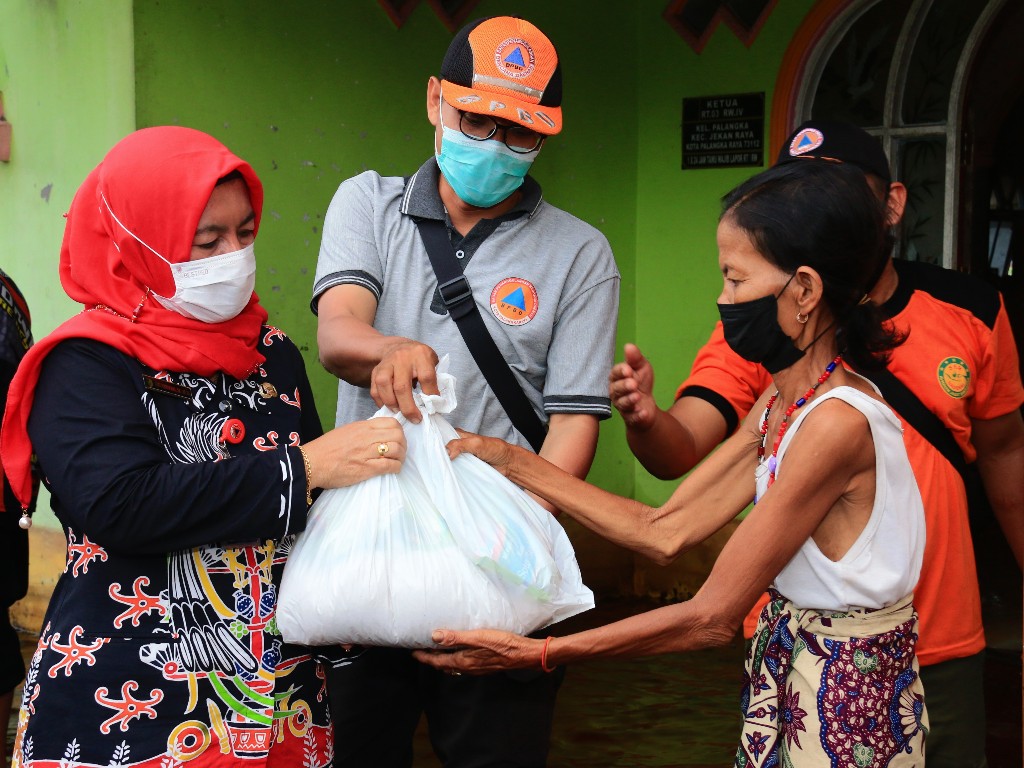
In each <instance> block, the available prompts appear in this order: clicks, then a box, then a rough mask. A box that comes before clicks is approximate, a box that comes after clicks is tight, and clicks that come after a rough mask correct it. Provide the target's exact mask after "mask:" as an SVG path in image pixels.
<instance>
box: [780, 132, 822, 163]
mask: <svg viewBox="0 0 1024 768" xmlns="http://www.w3.org/2000/svg"><path fill="white" fill-rule="evenodd" d="M823 143H825V137H824V136H823V135H822V133H821V131H819V130H818V129H817V128H804V129H803V130H802V131H800V133H798V134H797V135H796V136H794V137H793V140H792V141H791V142H789V154H790V155H791V156H792V157H798V156H799V155H805V154H807V153H808V152H813V151H814V150H816V149H817V148H818V147H820V146H821V145H822V144H823Z"/></svg>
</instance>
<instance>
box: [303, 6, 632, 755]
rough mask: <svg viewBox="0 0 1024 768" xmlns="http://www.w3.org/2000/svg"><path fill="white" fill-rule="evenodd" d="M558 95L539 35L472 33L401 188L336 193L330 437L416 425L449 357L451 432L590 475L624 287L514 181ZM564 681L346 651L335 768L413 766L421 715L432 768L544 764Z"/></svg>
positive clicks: (321, 306) (365, 186)
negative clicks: (393, 418) (425, 148)
mask: <svg viewBox="0 0 1024 768" xmlns="http://www.w3.org/2000/svg"><path fill="white" fill-rule="evenodd" d="M561 102H562V76H561V69H560V67H559V63H558V56H557V54H556V52H555V48H554V46H553V45H552V44H551V41H550V40H549V39H548V38H547V37H546V36H545V35H544V34H543V33H542V32H541V31H540V30H539V29H537V28H536V27H535V26H533V25H532V24H530V23H529V22H527V21H525V20H522V19H517V18H511V17H507V16H502V17H494V18H489V19H482V20H479V21H476V22H473V23H471V24H469V25H468V26H466V27H465V28H463V29H462V30H461V31H459V32H458V33H457V34H456V36H455V38H454V39H453V40H452V43H451V45H450V46H449V48H448V52H447V54H446V55H445V58H444V61H443V63H442V65H441V72H440V78H438V77H431V78H430V79H429V81H428V82H427V117H428V118H429V120H430V122H431V124H432V125H433V126H434V136H433V139H434V140H433V150H434V156H433V157H431V158H430V159H429V160H428V161H427V162H426V163H425V164H424V165H423V166H422V167H421V168H420V169H419V170H418V171H417V172H416V173H415V174H413V175H412V176H410V177H408V178H402V177H381V176H380V175H378V174H377V173H375V172H373V171H368V172H366V173H363V174H360V175H359V176H356V177H354V178H352V179H348V180H347V181H345V182H343V183H342V184H341V186H340V187H339V189H338V191H337V193H336V194H335V196H334V199H333V200H332V202H331V205H330V208H329V209H328V212H327V216H326V219H325V222H324V233H323V240H322V243H321V247H320V257H319V260H318V263H317V273H316V282H315V285H314V288H313V301H312V308H313V311H314V313H316V314H317V315H318V318H319V319H318V329H317V342H318V344H319V348H320V359H321V361H322V362H323V364H324V366H325V367H326V368H327V369H328V370H329V371H331V372H332V373H334V374H335V375H337V376H338V377H339V379H340V381H339V388H338V412H337V423H338V424H344V423H348V422H351V421H355V420H357V419H362V418H366V417H367V416H370V415H371V414H372V413H374V412H375V411H376V410H377V409H378V408H379V407H380V406H382V405H387V406H389V407H390V408H391V409H393V410H395V411H401V412H402V413H403V414H405V415H406V416H407V417H408V418H409V419H410V420H412V421H419V419H420V415H419V411H418V409H417V408H416V406H415V404H414V402H413V398H412V393H413V387H414V385H417V384H418V385H419V386H420V387H421V388H422V390H423V392H425V393H428V394H434V393H437V382H436V377H435V366H436V365H437V363H438V355H439V354H441V355H448V356H449V357H450V366H449V372H450V373H452V374H453V375H454V376H455V378H456V380H457V382H458V384H457V394H458V403H459V404H458V407H457V408H456V410H455V411H454V412H453V413H452V414H451V415H450V416H449V420H450V421H451V422H452V424H453V425H454V426H456V427H461V428H463V429H466V430H469V431H472V432H479V433H482V434H486V435H492V436H495V437H501V438H503V439H505V440H508V441H510V442H513V443H516V444H519V445H524V446H529V447H532V448H533V449H534V450H536V451H538V452H539V453H540V454H541V455H542V456H544V457H545V458H547V459H548V460H550V461H552V462H553V463H555V464H557V465H558V466H560V467H562V468H563V469H565V470H566V471H568V472H571V473H572V474H574V475H576V476H578V477H583V476H585V475H586V473H587V471H588V470H589V468H590V464H591V461H592V460H593V456H594V451H595V448H596V443H597V434H598V421H599V420H601V419H604V418H607V417H608V416H610V415H611V405H610V402H609V398H608V391H607V379H606V376H607V371H608V368H609V367H610V366H611V363H612V357H613V354H614V336H615V320H616V318H617V314H618V287H619V274H618V271H617V269H616V266H615V261H614V259H613V257H612V253H611V249H610V247H609V245H608V242H607V240H606V239H605V237H604V236H603V235H602V234H601V233H600V232H598V231H597V230H596V229H594V228H593V227H591V226H589V225H588V224H586V223H584V222H582V221H580V220H579V219H577V218H575V217H573V216H571V215H569V214H568V213H566V212H564V211H561V210H559V209H558V208H555V207H554V206H552V205H550V204H549V203H547V202H546V201H545V200H544V199H543V197H542V196H541V190H540V187H539V185H538V184H537V182H536V181H535V180H534V179H532V178H531V177H530V176H529V175H528V171H529V169H530V167H531V164H532V163H533V161H534V160H535V158H536V157H537V156H538V154H539V153H540V151H541V149H542V147H543V145H544V142H545V140H546V139H547V137H549V136H553V135H555V134H557V133H558V132H559V131H561V128H562V110H561ZM430 233H433V240H432V245H431V246H430V248H429V249H428V247H427V245H426V242H427V241H428V240H430V239H431V237H432V235H431V234H430ZM438 233H440V234H439V235H438ZM446 270H447V275H446V274H445V271H446ZM453 270H454V271H453ZM439 277H440V278H441V279H439ZM439 286H440V287H439ZM481 336H487V337H489V339H486V340H485V341H484V342H481ZM486 342H491V346H492V349H491V351H492V352H493V354H488V353H487V351H486V349H483V351H481V347H483V348H486V347H487V343H486ZM493 347H496V350H494V349H493ZM471 350H472V351H471ZM495 358H497V364H495ZM502 366H506V367H504V368H503V367H502ZM509 384H511V387H509ZM561 676H562V671H561V670H558V671H556V672H555V673H554V674H543V673H536V674H522V673H504V674H495V675H488V676H484V677H470V676H458V677H455V676H444V675H441V674H440V673H438V672H437V671H436V670H433V669H431V668H429V667H426V666H424V665H420V664H419V663H418V662H416V661H415V660H414V659H413V658H412V656H411V653H410V652H409V651H407V650H403V649H383V648H374V649H369V650H365V651H361V652H358V651H357V652H355V653H354V654H353V655H352V656H351V657H350V658H348V659H347V663H346V664H345V665H344V666H338V667H336V668H335V669H334V670H333V671H332V672H331V673H330V677H329V691H330V695H331V709H332V714H333V716H334V719H335V723H336V726H335V729H336V755H337V764H338V765H339V766H345V767H346V768H347V767H349V766H372V767H373V768H390V767H391V766H396V767H397V766H410V765H411V764H412V735H413V732H414V730H415V728H416V724H417V722H418V721H419V718H420V715H421V713H426V715H427V720H428V725H429V728H430V737H431V742H432V744H433V746H434V749H435V751H436V752H437V754H438V756H439V757H440V758H441V760H442V762H443V763H444V765H445V766H467V767H468V766H498V765H501V766H542V765H544V764H545V763H546V759H547V751H548V742H549V737H550V731H551V718H552V715H553V709H554V700H555V693H556V691H557V689H558V685H559V683H560V681H561Z"/></svg>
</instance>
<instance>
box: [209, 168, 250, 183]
mask: <svg viewBox="0 0 1024 768" xmlns="http://www.w3.org/2000/svg"><path fill="white" fill-rule="evenodd" d="M235 179H241V180H242V181H245V176H243V175H242V172H241V171H240V170H238V169H237V168H235V170H233V171H231V173H229V174H228V175H226V176H221V177H220V178H219V179H217V183H216V184H215V185H214V186H217V187H219V186H220V185H221V184H227V183H228V182H229V181H234V180H235ZM246 186H248V182H246Z"/></svg>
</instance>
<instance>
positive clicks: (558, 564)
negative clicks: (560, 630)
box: [277, 358, 594, 648]
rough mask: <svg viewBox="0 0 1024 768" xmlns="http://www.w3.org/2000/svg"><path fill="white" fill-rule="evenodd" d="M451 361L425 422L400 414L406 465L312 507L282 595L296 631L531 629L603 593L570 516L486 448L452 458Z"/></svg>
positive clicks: (356, 638) (383, 635)
mask: <svg viewBox="0 0 1024 768" xmlns="http://www.w3.org/2000/svg"><path fill="white" fill-rule="evenodd" d="M446 368H447V358H445V359H444V360H442V362H441V364H440V365H439V366H438V387H439V389H440V391H441V395H440V396H437V395H434V396H424V395H422V394H421V393H419V392H417V394H416V396H415V397H416V403H417V405H418V406H419V407H420V411H421V412H422V413H423V420H422V421H421V422H420V423H419V424H412V423H411V422H409V421H407V420H406V419H405V418H404V417H402V416H401V415H398V416H396V417H395V418H397V419H398V421H399V422H400V423H401V424H402V427H403V429H404V431H405V436H406V440H407V441H408V446H409V447H408V453H407V455H406V460H405V463H404V465H403V467H402V470H401V472H400V473H399V474H397V475H382V476H380V477H374V478H371V479H369V480H365V481H363V482H361V483H358V484H356V485H353V486H350V487H347V488H338V489H334V490H329V491H325V492H324V493H323V494H322V495H321V496H320V498H319V499H317V501H316V503H315V504H314V505H313V508H312V509H311V510H310V514H309V520H308V523H307V525H306V530H305V531H304V532H303V533H301V534H299V536H298V537H297V540H296V543H295V546H294V548H293V550H292V552H291V555H290V556H289V558H288V563H287V564H286V566H285V569H284V577H283V581H282V584H281V596H280V600H279V602H278V607H277V624H278V627H279V628H280V630H281V632H282V633H283V635H284V639H285V640H287V641H288V642H293V643H302V644H307V645H325V644H333V643H358V644H360V645H382V646H396V647H405V648H425V647H431V646H433V642H432V641H431V639H430V634H431V632H432V631H433V630H434V629H438V628H442V627H443V628H447V629H482V628H491V629H505V630H509V631H512V632H516V633H519V634H527V633H529V632H532V631H534V630H536V629H539V628H541V627H544V626H547V625H548V624H551V623H554V622H556V621H560V620H562V619H565V618H568V617H570V616H574V615H576V614H577V613H581V612H582V611H585V610H589V609H590V608H593V607H594V596H593V593H592V592H591V591H590V590H589V589H587V587H586V586H584V584H583V581H582V577H581V576H580V570H579V566H578V565H577V563H576V557H575V554H574V552H573V549H572V545H571V543H570V542H569V538H568V536H566V534H565V531H564V530H563V529H562V527H561V526H560V525H559V524H558V521H557V520H555V518H554V517H553V516H552V515H551V514H550V513H549V512H548V511H547V510H545V509H544V508H543V507H541V506H540V505H538V504H537V503H536V502H535V501H534V500H533V499H532V498H531V497H530V496H529V495H528V494H527V493H526V492H525V491H523V490H522V489H521V488H519V487H518V486H516V485H514V484H513V483H511V482H510V481H509V480H507V479H506V478H505V477H504V476H503V475H502V474H501V473H499V472H497V471H496V470H494V469H493V468H491V467H490V466H488V465H487V464H486V463H484V462H483V461H481V460H480V459H478V458H476V457H475V456H470V455H468V454H463V455H461V456H459V457H458V458H456V459H455V461H451V460H450V459H449V458H448V454H447V453H446V452H445V445H446V444H447V443H448V441H449V440H452V439H454V438H456V437H458V435H457V434H456V432H455V430H454V429H452V427H451V426H450V425H449V424H448V423H447V422H446V421H445V420H444V419H443V418H442V417H441V416H440V415H439V414H441V413H448V412H450V411H451V410H452V409H453V408H454V407H455V389H454V387H455V380H454V377H452V376H451V375H449V374H448V373H447V372H446ZM391 415H393V414H392V413H391V412H390V411H389V410H388V409H387V408H382V409H381V410H380V411H379V412H378V413H377V414H376V416H391Z"/></svg>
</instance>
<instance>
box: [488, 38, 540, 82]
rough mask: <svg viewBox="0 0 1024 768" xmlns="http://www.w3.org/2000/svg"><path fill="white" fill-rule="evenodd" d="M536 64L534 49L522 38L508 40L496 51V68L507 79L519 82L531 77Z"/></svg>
mask: <svg viewBox="0 0 1024 768" xmlns="http://www.w3.org/2000/svg"><path fill="white" fill-rule="evenodd" d="M536 64H537V59H536V56H534V53H533V48H531V47H530V45H529V43H527V42H526V41H525V40H523V39H522V38H519V37H509V38H506V39H505V40H503V41H502V42H501V43H500V44H499V45H498V47H497V48H495V49H494V66H495V67H497V68H498V71H499V72H500V73H502V74H503V75H505V76H506V77H511V78H515V79H517V80H519V79H522V78H524V77H529V76H530V75H531V74H533V70H534V68H535V67H536Z"/></svg>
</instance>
